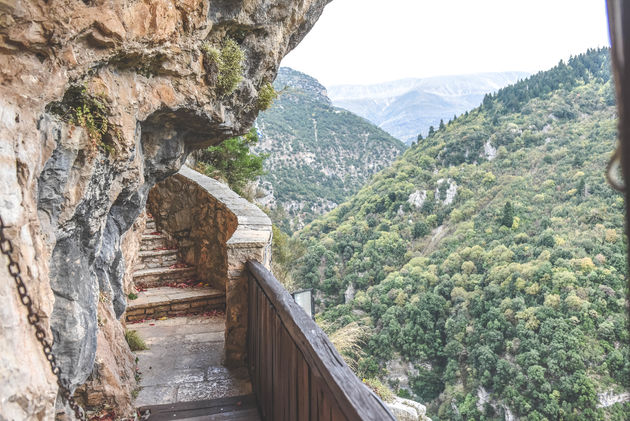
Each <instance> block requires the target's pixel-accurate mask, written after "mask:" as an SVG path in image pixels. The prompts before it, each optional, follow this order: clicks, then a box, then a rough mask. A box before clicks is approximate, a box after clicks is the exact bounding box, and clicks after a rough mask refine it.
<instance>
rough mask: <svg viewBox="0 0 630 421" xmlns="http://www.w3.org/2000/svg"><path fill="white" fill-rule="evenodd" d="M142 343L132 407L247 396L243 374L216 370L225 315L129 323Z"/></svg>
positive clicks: (247, 387) (238, 371) (220, 355)
mask: <svg viewBox="0 0 630 421" xmlns="http://www.w3.org/2000/svg"><path fill="white" fill-rule="evenodd" d="M127 328H128V329H132V330H137V331H138V333H139V334H140V336H141V337H142V338H143V339H144V340H145V342H146V344H147V346H148V347H149V349H148V350H145V351H138V352H136V355H137V357H138V367H139V369H140V372H141V375H142V377H141V381H140V386H141V387H142V389H141V390H140V392H139V394H138V397H137V398H136V401H135V406H136V407H140V406H145V405H159V404H167V403H174V402H190V401H198V400H204V399H217V398H224V397H230V396H239V395H246V394H249V393H251V392H252V388H251V384H250V382H249V376H248V374H247V371H246V369H239V370H228V369H227V368H225V367H223V366H222V365H221V359H222V356H223V346H224V332H225V316H203V315H200V316H184V317H174V318H170V319H166V320H147V321H145V322H143V323H139V324H129V325H128V326H127Z"/></svg>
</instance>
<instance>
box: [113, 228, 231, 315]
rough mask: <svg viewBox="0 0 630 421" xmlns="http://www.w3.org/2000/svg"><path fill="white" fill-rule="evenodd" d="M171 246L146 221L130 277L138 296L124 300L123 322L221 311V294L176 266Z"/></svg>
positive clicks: (180, 265) (182, 266)
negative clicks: (125, 301)
mask: <svg viewBox="0 0 630 421" xmlns="http://www.w3.org/2000/svg"><path fill="white" fill-rule="evenodd" d="M171 246H172V244H169V242H168V237H167V236H166V235H164V234H163V233H161V232H159V231H157V228H156V226H155V221H154V220H153V219H152V218H150V217H149V219H147V223H146V228H145V231H144V233H143V235H142V241H141V244H140V251H139V253H138V257H139V259H138V260H139V261H138V263H137V264H136V267H135V268H134V273H133V280H134V284H135V285H136V288H137V289H138V291H139V292H138V294H137V298H136V299H134V300H132V299H129V300H128V303H127V312H126V316H125V317H126V320H127V321H129V322H133V321H138V320H144V319H157V318H160V317H164V316H168V317H173V316H179V315H183V314H190V313H203V312H206V311H210V310H224V309H225V293H224V292H223V291H219V290H217V289H214V288H210V287H208V286H207V284H204V283H203V282H202V281H199V280H198V277H197V272H196V270H195V268H194V267H191V266H188V265H186V264H184V263H181V262H179V261H178V253H177V248H176V247H171Z"/></svg>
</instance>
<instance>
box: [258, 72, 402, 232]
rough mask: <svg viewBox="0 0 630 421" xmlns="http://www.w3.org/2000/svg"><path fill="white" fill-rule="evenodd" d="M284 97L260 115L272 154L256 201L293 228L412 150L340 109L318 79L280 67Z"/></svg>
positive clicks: (263, 148) (264, 143) (264, 146)
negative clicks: (408, 150)
mask: <svg viewBox="0 0 630 421" xmlns="http://www.w3.org/2000/svg"><path fill="white" fill-rule="evenodd" d="M274 87H275V88H276V89H277V90H278V91H279V93H280V95H279V97H278V98H277V99H276V100H275V102H274V104H273V106H272V107H271V109H269V110H268V111H265V112H263V113H261V114H260V115H259V117H258V120H257V129H258V131H259V134H260V143H259V145H258V146H257V147H256V151H257V152H263V153H268V154H269V157H268V158H267V160H266V162H265V170H266V171H267V174H266V175H264V176H263V177H262V179H261V184H260V188H261V189H262V190H263V193H262V194H259V197H258V198H257V200H256V201H257V202H258V203H260V204H262V205H264V206H268V207H270V208H271V209H272V210H273V212H272V214H271V216H272V219H273V220H274V222H275V223H276V224H278V225H279V226H280V227H281V228H282V229H284V230H285V231H287V232H291V231H293V230H294V229H297V228H301V227H302V226H304V224H305V223H308V222H310V221H312V220H313V218H314V217H315V216H317V215H320V214H323V213H325V212H327V211H329V210H331V209H333V208H335V207H336V206H337V205H338V204H340V203H342V202H343V201H344V200H346V198H348V197H349V196H350V195H352V194H353V193H355V192H357V191H358V190H359V188H361V186H363V185H364V184H365V183H366V182H367V180H368V179H369V178H370V177H371V176H372V175H373V174H374V173H376V172H377V171H379V170H381V169H383V168H385V167H386V166H387V165H388V164H390V163H391V162H392V161H393V160H394V158H396V157H397V156H398V155H399V154H400V153H401V152H402V151H403V150H404V148H405V146H404V145H403V143H402V142H400V141H399V140H397V139H395V138H393V137H392V136H390V135H388V134H387V133H385V132H384V131H383V130H381V129H379V128H378V127H376V126H374V125H373V124H372V123H370V122H368V121H367V120H365V119H363V118H361V117H359V116H356V115H354V114H352V113H351V112H349V111H346V110H342V109H340V108H336V107H333V106H332V105H331V103H330V100H329V99H328V97H327V96H326V89H325V88H324V87H323V86H322V85H321V84H319V82H317V81H316V80H315V79H313V78H312V77H310V76H307V75H305V74H303V73H300V72H297V71H295V70H292V69H289V68H281V69H280V71H279V72H278V77H277V78H276V81H275V82H274Z"/></svg>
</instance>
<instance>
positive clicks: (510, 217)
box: [501, 202, 514, 228]
mask: <svg viewBox="0 0 630 421" xmlns="http://www.w3.org/2000/svg"><path fill="white" fill-rule="evenodd" d="M513 223H514V209H512V204H511V203H510V202H505V206H503V218H501V225H504V226H506V227H508V228H512V224H513Z"/></svg>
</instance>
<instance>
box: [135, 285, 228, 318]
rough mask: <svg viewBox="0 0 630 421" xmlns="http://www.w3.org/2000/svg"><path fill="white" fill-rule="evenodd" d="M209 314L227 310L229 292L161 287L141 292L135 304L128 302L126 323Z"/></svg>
mask: <svg viewBox="0 0 630 421" xmlns="http://www.w3.org/2000/svg"><path fill="white" fill-rule="evenodd" d="M209 310H225V292H223V291H219V290H218V289H214V288H210V287H195V288H172V287H157V288H150V289H148V290H146V291H142V292H139V293H138V298H136V299H135V300H127V311H126V313H125V319H126V320H127V321H129V322H130V321H135V320H143V319H157V318H160V317H164V316H169V317H171V316H179V315H182V314H189V313H202V312H205V311H209Z"/></svg>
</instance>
